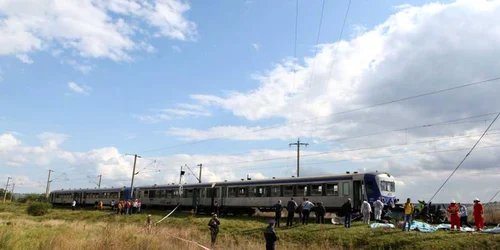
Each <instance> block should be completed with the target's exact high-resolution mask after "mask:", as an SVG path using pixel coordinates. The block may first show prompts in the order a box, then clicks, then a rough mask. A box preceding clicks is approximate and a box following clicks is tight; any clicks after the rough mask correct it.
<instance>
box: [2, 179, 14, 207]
mask: <svg viewBox="0 0 500 250" xmlns="http://www.w3.org/2000/svg"><path fill="white" fill-rule="evenodd" d="M10 179H12V178H10V177H7V184H6V185H5V190H4V194H3V203H5V200H6V199H7V192H8V191H7V188H8V187H9V181H10Z"/></svg>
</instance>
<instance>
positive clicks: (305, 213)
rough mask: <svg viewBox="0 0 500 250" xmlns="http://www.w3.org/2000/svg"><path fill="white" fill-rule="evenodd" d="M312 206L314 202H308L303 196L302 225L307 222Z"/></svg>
mask: <svg viewBox="0 0 500 250" xmlns="http://www.w3.org/2000/svg"><path fill="white" fill-rule="evenodd" d="M313 207H314V204H313V203H312V202H310V201H309V199H308V198H305V201H304V203H302V225H304V224H309V215H310V214H311V208H313Z"/></svg>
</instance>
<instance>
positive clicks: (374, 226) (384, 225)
mask: <svg viewBox="0 0 500 250" xmlns="http://www.w3.org/2000/svg"><path fill="white" fill-rule="evenodd" d="M370 228H394V225H392V224H390V223H372V224H371V225H370Z"/></svg>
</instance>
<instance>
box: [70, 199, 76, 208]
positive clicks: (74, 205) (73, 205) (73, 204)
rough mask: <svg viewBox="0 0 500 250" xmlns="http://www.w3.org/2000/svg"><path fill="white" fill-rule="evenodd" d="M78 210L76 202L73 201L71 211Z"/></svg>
mask: <svg viewBox="0 0 500 250" xmlns="http://www.w3.org/2000/svg"><path fill="white" fill-rule="evenodd" d="M75 208H76V200H73V203H71V210H73V211H75Z"/></svg>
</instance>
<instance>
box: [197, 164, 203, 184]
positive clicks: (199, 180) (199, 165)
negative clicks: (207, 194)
mask: <svg viewBox="0 0 500 250" xmlns="http://www.w3.org/2000/svg"><path fill="white" fill-rule="evenodd" d="M202 166H203V164H201V163H200V164H198V167H200V177H199V178H198V183H201V167H202Z"/></svg>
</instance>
